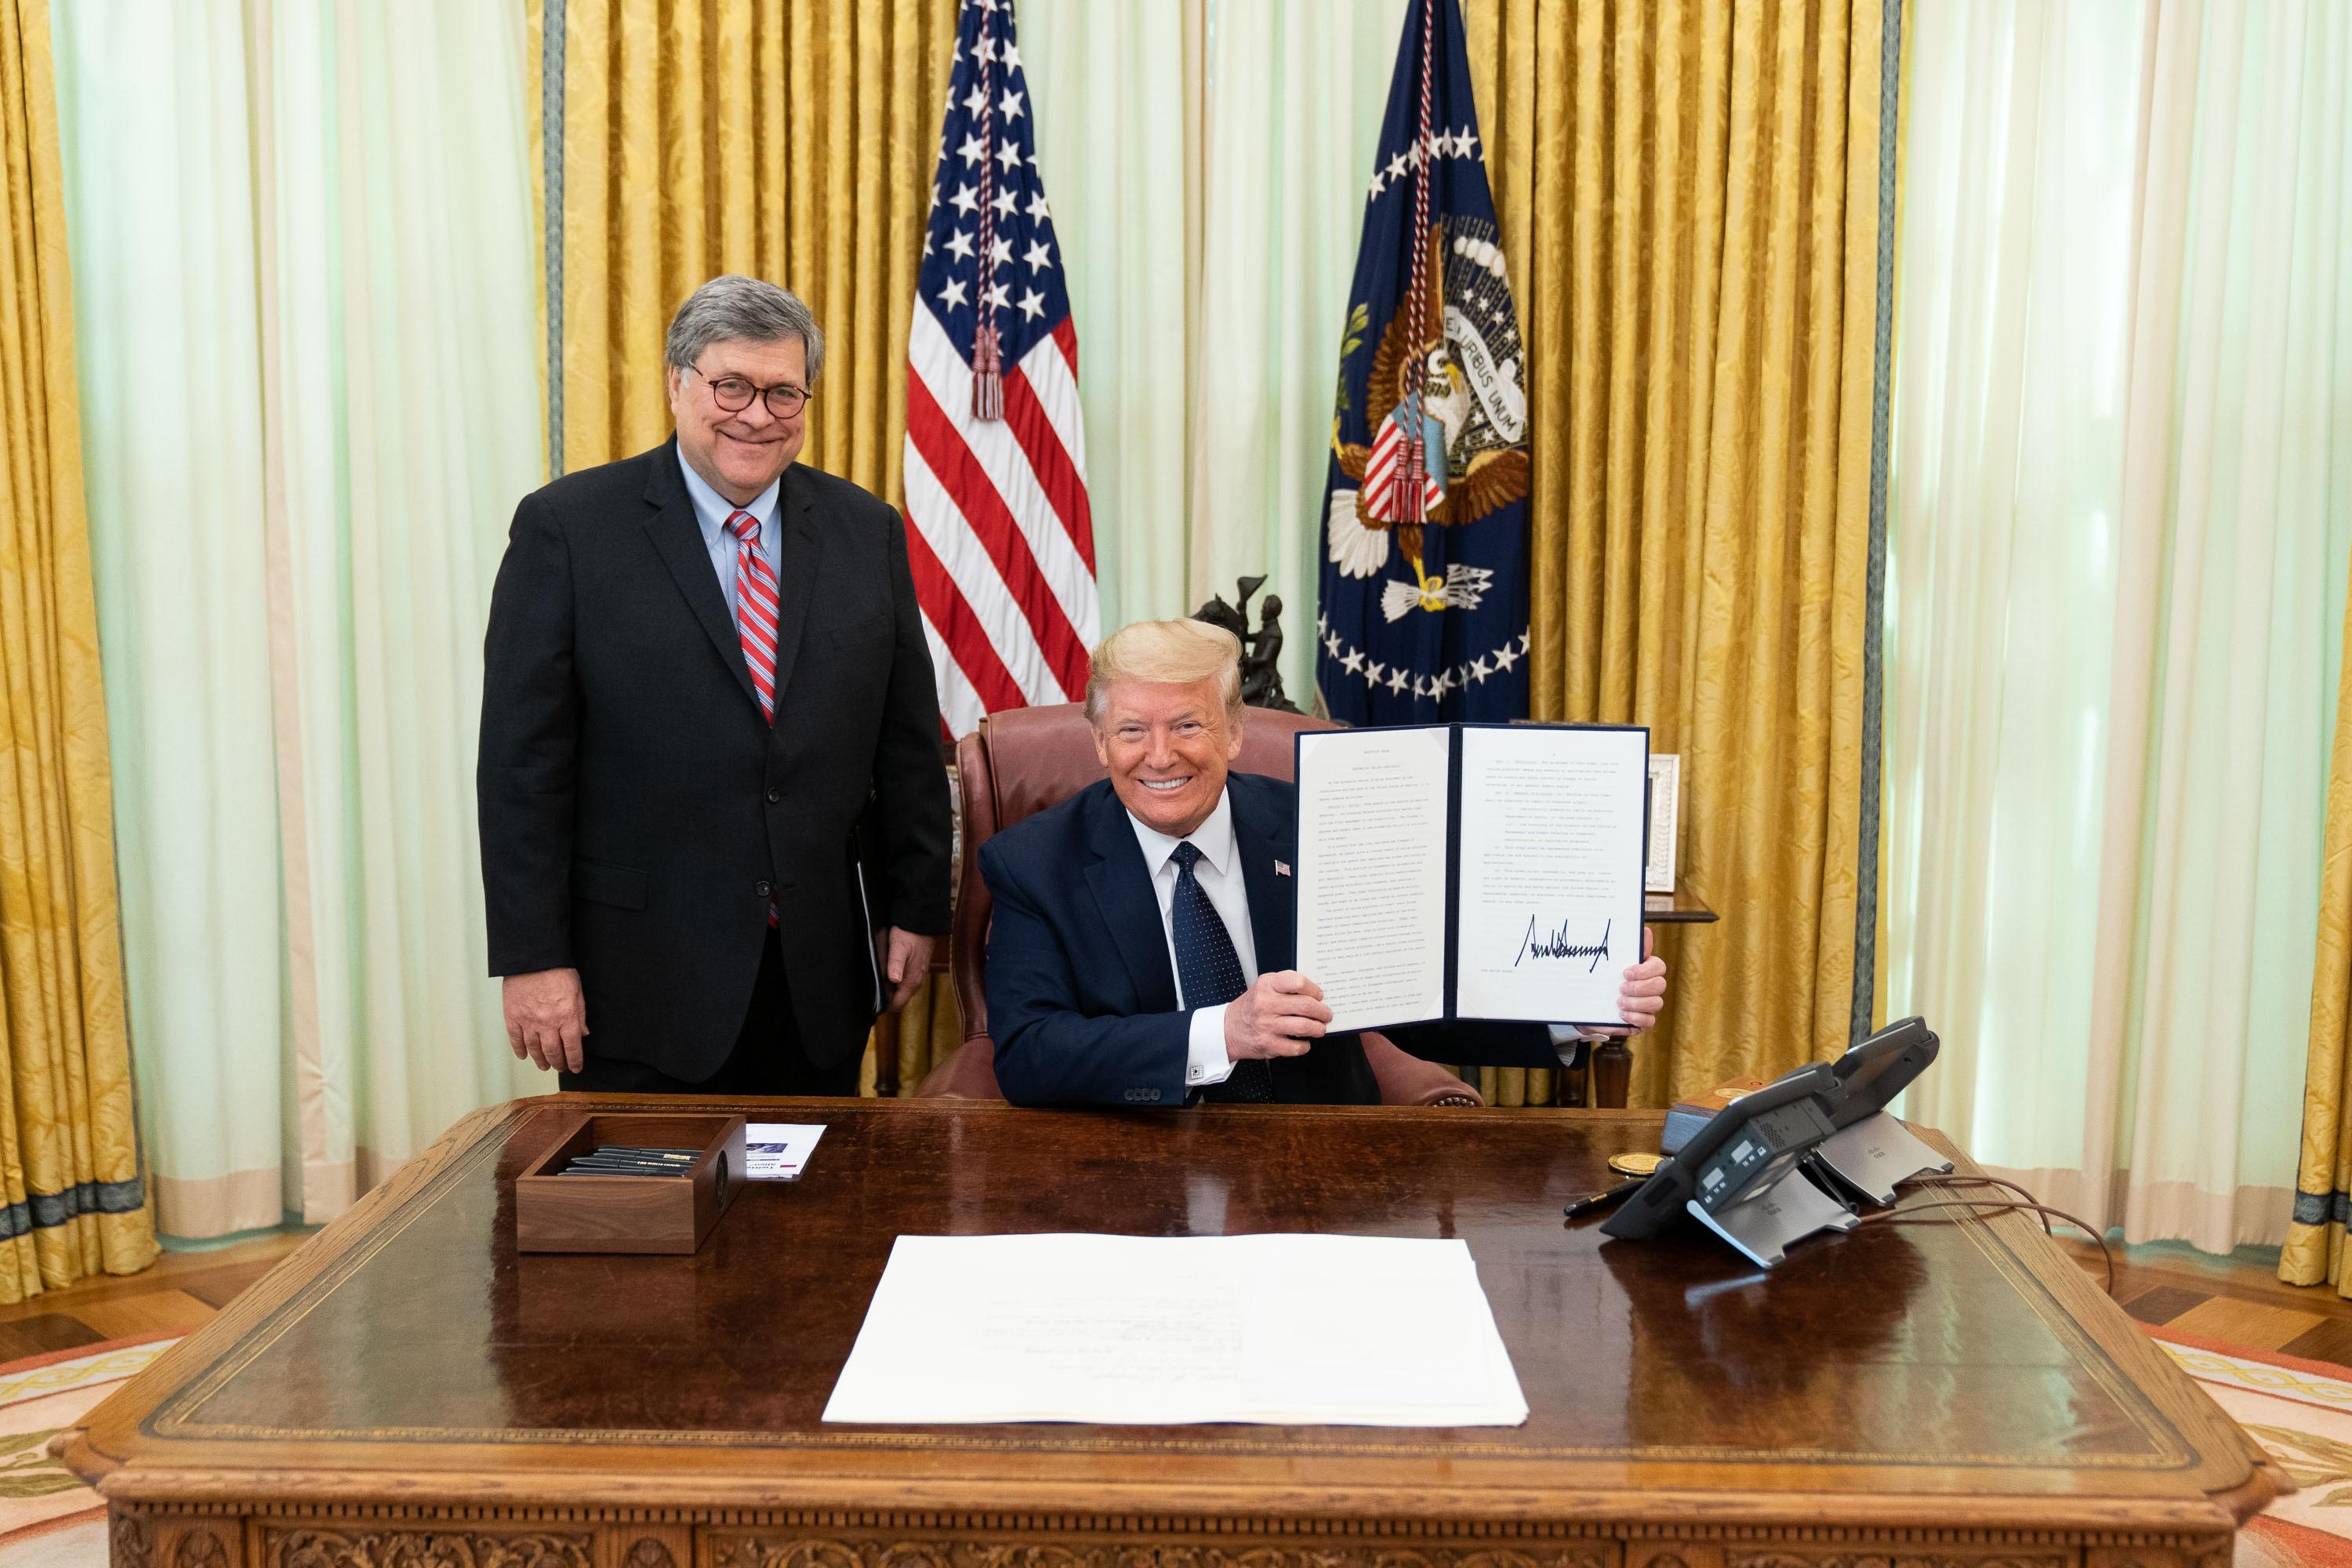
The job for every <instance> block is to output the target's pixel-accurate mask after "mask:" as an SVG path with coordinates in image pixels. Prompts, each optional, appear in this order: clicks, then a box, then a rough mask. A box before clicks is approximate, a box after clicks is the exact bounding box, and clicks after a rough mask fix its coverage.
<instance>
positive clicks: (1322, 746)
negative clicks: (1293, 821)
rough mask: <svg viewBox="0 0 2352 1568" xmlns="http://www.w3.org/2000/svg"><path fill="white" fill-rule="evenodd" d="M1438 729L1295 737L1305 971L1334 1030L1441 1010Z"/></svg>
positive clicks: (1300, 943)
mask: <svg viewBox="0 0 2352 1568" xmlns="http://www.w3.org/2000/svg"><path fill="white" fill-rule="evenodd" d="M1452 744H1453V742H1452V737H1451V735H1450V734H1449V732H1448V731H1446V729H1445V728H1444V726H1443V725H1438V726H1433V727H1431V726H1423V727H1418V728H1413V727H1407V728H1401V729H1392V730H1388V729H1384V730H1332V731H1310V732H1309V733H1307V734H1304V735H1301V736H1300V737H1299V738H1298V940H1297V963H1298V968H1299V972H1300V973H1303V974H1305V975H1307V978H1309V979H1311V980H1313V981H1314V982H1315V983H1316V984H1318V985H1320V986H1322V987H1323V1000H1324V1001H1325V1002H1326V1003H1327V1004H1328V1005H1329V1006H1330V1008H1331V1022H1330V1025H1329V1030H1330V1032H1331V1033H1332V1034H1335V1035H1336V1034H1344V1033H1346V1032H1347V1031H1349V1030H1351V1029H1372V1028H1379V1027H1380V1026H1382V1025H1384V1024H1404V1023H1416V1022H1418V1021H1420V1020H1422V1019H1424V1018H1442V1017H1444V1016H1445V941H1444V936H1445V801H1446V789H1447V773H1448V771H1449V769H1450V766H1451V762H1452Z"/></svg>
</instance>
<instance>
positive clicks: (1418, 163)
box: [1316, 0, 1528, 724]
mask: <svg viewBox="0 0 2352 1568" xmlns="http://www.w3.org/2000/svg"><path fill="white" fill-rule="evenodd" d="M1525 358H1526V356H1525V354H1524V353H1522V352H1521V350H1520V347H1519V321H1518V311H1517V306H1515V305H1514V304H1513V302H1512V300H1511V286H1510V281H1509V279H1507V277H1505V275H1504V271H1503V252H1502V247H1501V237H1500V236H1499V235H1498V234H1497V233H1496V227H1495V204H1494V201H1493V198H1492V197H1491V196H1490V195H1489V194H1488V191H1487V188H1486V161H1485V158H1484V155H1483V152H1482V149H1481V147H1480V145H1479V142H1478V115H1477V110H1476V109H1475V106H1474V104H1473V103H1472V101H1471V97H1470V64H1469V59H1468V57H1467V56H1466V55H1465V52H1464V48H1463V42H1462V14H1461V11H1460V9H1459V8H1458V6H1457V5H1456V4H1455V0H1412V5H1411V6H1410V7H1409V9H1408V10H1407V11H1406V13H1405V24H1404V37H1403V38H1402V42H1401V43H1400V45H1399V47H1398V49H1397V63H1396V74H1395V77H1394V78H1393V79H1392V80H1391V83H1390V87H1389V107H1388V116H1387V119H1386V120H1385V121H1383V122H1382V124H1381V143H1380V152H1379V154H1378V156H1377V158H1376V159H1375V161H1374V166H1373V170H1372V178H1371V184H1370V190H1369V192H1368V194H1367V196H1366V200H1365V204H1364V233H1363V239H1362V241H1361V243H1360V246H1359V247H1358V249H1357V252H1356V280H1355V285H1354V287H1353V288H1351V289H1349V307H1348V319H1347V325H1346V331H1345V332H1344V334H1343V336H1342V339H1341V347H1340V350H1339V399H1338V406H1337V408H1336V410H1335V411H1334V413H1333V416H1332V420H1331V457H1330V465H1329V470H1328V479H1327V480H1326V483H1325V489H1324V498H1323V510H1322V515H1321V518H1320V520H1319V521H1321V524H1322V527H1323V531H1324V546H1325V547H1324V552H1323V553H1324V565H1323V577H1322V586H1323V599H1322V611H1321V614H1320V615H1319V616H1318V619H1317V625H1316V630H1317V633H1318V637H1319V640H1320V646H1319V647H1318V650H1317V656H1316V680H1317V684H1318V685H1319V686H1320V687H1321V688H1322V691H1323V699H1324V701H1325V703H1326V704H1327V705H1328V707H1329V709H1330V711H1331V715H1332V717H1333V718H1336V719H1340V720H1344V721H1347V722H1349V723H1350V724H1405V723H1421V722H1427V721H1433V720H1451V719H1467V720H1506V719H1518V718H1524V717H1526V715H1527V710H1528V676H1527V662H1526V661H1527V655H1528V572H1527V558H1528V539H1527V495H1528V446H1527V440H1528V399H1527V391H1526V384H1525V379H1524V375H1523V373H1522V366H1523V364H1524V363H1525Z"/></svg>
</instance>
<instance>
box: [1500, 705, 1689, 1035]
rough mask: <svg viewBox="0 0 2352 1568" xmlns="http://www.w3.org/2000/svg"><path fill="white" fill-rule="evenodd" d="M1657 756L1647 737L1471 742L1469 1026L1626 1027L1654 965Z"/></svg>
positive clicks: (1523, 730) (1515, 733) (1587, 734)
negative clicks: (1650, 844)
mask: <svg viewBox="0 0 2352 1568" xmlns="http://www.w3.org/2000/svg"><path fill="white" fill-rule="evenodd" d="M1649 754H1650V737H1649V731H1646V730H1638V729H1622V730H1621V729H1607V728H1600V727H1594V728H1584V727H1580V726H1571V725H1525V726H1522V725H1512V726H1507V727H1491V728H1490V727H1485V726H1478V725H1471V726H1467V727H1465V729H1464V730H1463V731H1462V801H1463V806H1462V848H1461V858H1462V863H1461V871H1460V877H1461V899H1460V917H1459V921H1458V923H1457V925H1456V933H1455V952H1456V954H1457V955H1458V957H1457V963H1456V970H1455V977H1454V1013H1455V1015H1456V1016H1460V1017H1464V1018H1541V1019H1546V1020H1549V1021H1551V1022H1555V1023H1562V1024H1610V1023H1615V1022H1616V1021H1617V988H1618V986H1619V985H1620V984H1622V982H1623V980H1624V977H1625V971H1626V969H1627V968H1628V967H1630V966H1631V965H1633V964H1636V963H1641V962H1642V829H1643V823H1642V802H1643V795H1644V794H1645V792H1646V790H1647V787H1648V773H1649V765H1648V764H1649Z"/></svg>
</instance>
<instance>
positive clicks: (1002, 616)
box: [906, 0, 1101, 735]
mask: <svg viewBox="0 0 2352 1568" xmlns="http://www.w3.org/2000/svg"><path fill="white" fill-rule="evenodd" d="M906 468H907V475H906V478H907V521H908V530H907V553H908V564H909V565H910V566H911V567H912V569H913V572H914V578H915V596H916V598H917V599H918V600H919V601H920V603H921V605H922V610H923V629H924V633H925V635H926V636H927V637H929V642H930V647H931V664H932V666H933V668H935V669H936V670H937V671H938V672H939V684H940V714H941V715H942V717H943V718H944V720H945V721H946V723H947V726H948V729H949V730H950V732H952V733H955V734H959V735H960V734H962V733H964V732H965V731H969V730H971V729H972V728H973V727H974V726H975V725H977V724H978V723H979V722H980V719H981V715H982V714H983V713H993V712H996V711H998V710H1003V709H1006V708H1019V707H1022V706H1024V705H1025V704H1029V703H1047V702H1064V701H1070V700H1076V698H1078V697H1080V696H1082V695H1083V694H1084V693H1085V691H1086V684H1087V649H1088V648H1089V647H1092V646H1093V645H1094V641H1095V637H1096V635H1097V632H1098V631H1099V629H1100V626H1099V622H1100V618H1101V611H1100V607H1099V605H1098V602H1097V598H1096V595H1095V541H1094V524H1093V521H1092V519H1091V517H1090V515H1089V513H1088V511H1087V444H1086V433H1085V430H1084V427H1083V425H1082V422H1081V420H1080V417H1079V413H1078V340H1077V334H1076V331H1074V330H1073V329H1072V327H1071V325H1070V301H1069V296H1068V294H1067V293H1066V291H1065V290H1064V288H1063V281H1062V258H1061V254H1060V250H1059V247H1057V246H1056V245H1055V239H1054V226H1053V218H1052V214H1051V210H1050V209H1049V208H1048V207H1047V206H1046V205H1045V185H1044V184H1043V183H1041V182H1040V181H1039V179H1038V177H1037V142H1036V137H1035V134H1034V125H1033V121H1032V111H1031V109H1030V105H1029V82H1028V79H1027V77H1026V76H1025V75H1024V73H1023V71H1022V69H1021V50H1020V48H1019V47H1018V46H1017V45H1016V44H1015V43H1014V40H1013V5H1012V0H964V5H963V7H962V11H961V16H960V17H959V19H958V21H957V25H956V49H955V67H954V70H953V72H952V73H951V75H950V79H949V85H948V106H947V124H946V129H945V130H944V131H943V132H941V135H940V162H939V170H938V174H937V175H936V176H935V178H934V179H933V182H932V186H931V216H930V223H929V227H928V229H927V230H926V232H925V234H924V237H923V264H922V268H921V270H920V271H919V274H918V278H917V282H916V287H915V315H914V323H913V326H912V328H911V330H910V331H909V333H908V344H907V459H906Z"/></svg>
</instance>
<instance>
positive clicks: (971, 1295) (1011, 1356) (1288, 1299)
mask: <svg viewBox="0 0 2352 1568" xmlns="http://www.w3.org/2000/svg"><path fill="white" fill-rule="evenodd" d="M942 1301H952V1302H954V1303H955V1310H953V1311H951V1312H945V1313H942V1312H941V1311H940V1302H942ZM1244 1308H1245V1309H1246V1310H1244ZM917 1344H919V1345H921V1346H922V1347H923V1353H922V1354H921V1355H920V1356H909V1355H908V1354H907V1353H906V1347H907V1346H908V1345H917ZM1400 1344H1405V1345H1411V1346H1412V1354H1411V1355H1399V1354H1398V1353H1397V1352H1396V1347H1397V1346H1398V1345H1400ZM824 1418H825V1419H826V1420H827V1421H854V1422H869V1423H877V1424H879V1423H898V1422H919V1423H926V1424H929V1423H933V1422H971V1421H1087V1422H1095V1423H1098V1424H1103V1425H1112V1424H1122V1425H1125V1424H1137V1423H1140V1424H1147V1425H1150V1426H1166V1425H1174V1424H1178V1423H1192V1422H1201V1421H1259V1422H1278V1423H1284V1424H1297V1425H1306V1426H1517V1425H1518V1424H1519V1423H1520V1422H1522V1421H1525V1420H1526V1419H1527V1418H1528V1403H1527V1400H1526V1398H1525V1396H1524V1395H1523V1394H1521V1393H1520V1391H1519V1380H1518V1376H1517V1373H1515V1372H1513V1371H1512V1369H1511V1359H1510V1355H1509V1353H1508V1352H1507V1351H1505V1349H1504V1348H1503V1340H1502V1336H1501V1335H1500V1334H1499V1333H1497V1332H1496V1329H1495V1316H1494V1313H1493V1312H1492V1310H1489V1309H1488V1307H1487V1305H1486V1291H1485V1290H1484V1289H1481V1288H1480V1287H1479V1284H1478V1270H1477V1268H1476V1266H1475V1264H1474V1263H1472V1261H1471V1259H1470V1249H1469V1247H1468V1246H1467V1245H1466V1244H1465V1243H1463V1242H1461V1241H1459V1240H1448V1241H1440V1240H1423V1239H1408V1238H1401V1237H1368V1236H1312V1235H1275V1236H1205V1237H1192V1236H1184V1237H1160V1236H1086V1235H1040V1236H902V1237H898V1241H897V1242H896V1243H895V1244H894V1245H893V1246H892V1247H891V1249H890V1261H889V1264H888V1266H887V1267H886V1268H884V1269H883V1271H882V1279H881V1283H880V1284H878V1285H877V1286H876V1287H875V1289H874V1300H873V1301H872V1302H871V1303H870V1304H869V1305H868V1306H867V1307H866V1321H865V1323H864V1325H863V1326H862V1327H861V1328H860V1329H859V1330H858V1333H857V1342H856V1345H854V1346H853V1347H851V1349H850V1352H849V1359H848V1361H847V1362H846V1363H844V1364H843V1366H842V1369H841V1376H840V1378H839V1380H838V1381H836V1382H835V1384H834V1387H833V1397H832V1398H831V1399H830V1400H829V1401H828V1402H827V1403H826V1405H825V1407H824Z"/></svg>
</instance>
